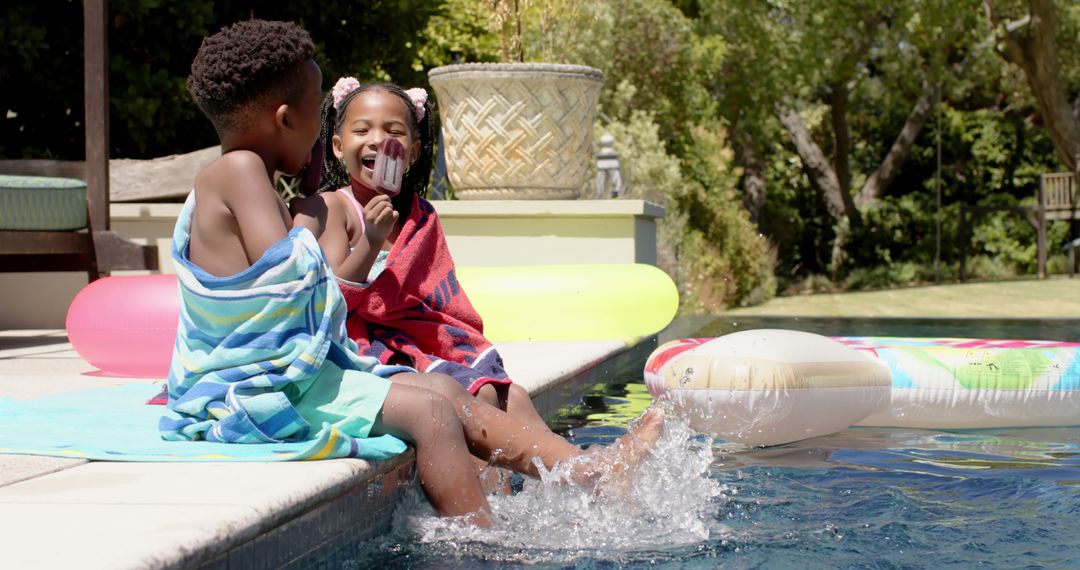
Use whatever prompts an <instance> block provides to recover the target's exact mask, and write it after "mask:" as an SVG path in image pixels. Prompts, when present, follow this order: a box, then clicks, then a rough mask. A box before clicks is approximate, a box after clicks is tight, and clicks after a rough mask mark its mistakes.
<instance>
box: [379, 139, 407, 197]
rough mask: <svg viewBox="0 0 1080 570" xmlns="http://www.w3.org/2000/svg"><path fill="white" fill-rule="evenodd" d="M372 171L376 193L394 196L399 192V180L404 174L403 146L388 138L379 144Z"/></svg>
mask: <svg viewBox="0 0 1080 570" xmlns="http://www.w3.org/2000/svg"><path fill="white" fill-rule="evenodd" d="M373 170H374V174H373V175H372V180H373V182H374V183H375V190H376V191H377V192H381V193H383V194H388V195H390V196H394V195H396V194H397V193H398V192H400V191H401V178H402V176H404V174H405V146H404V145H402V144H401V141H399V140H397V139H394V138H388V139H384V140H383V141H382V142H381V143H379V148H378V150H377V151H376V152H375V167H374V169H373Z"/></svg>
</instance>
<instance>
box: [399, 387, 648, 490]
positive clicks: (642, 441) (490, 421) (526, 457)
mask: <svg viewBox="0 0 1080 570" xmlns="http://www.w3.org/2000/svg"><path fill="white" fill-rule="evenodd" d="M390 379H391V381H393V382H397V383H404V384H409V385H414V386H421V387H426V388H429V389H431V390H433V391H435V392H438V393H440V394H442V395H444V396H445V397H446V398H447V399H449V400H450V401H451V402H452V403H453V406H454V409H455V411H456V412H457V414H458V417H459V418H460V419H461V426H462V427H463V428H464V430H465V441H466V442H467V443H468V445H469V449H470V450H471V451H472V453H473V454H474V455H476V456H477V457H480V458H482V459H486V460H489V461H491V462H493V463H495V464H497V465H505V466H507V467H510V468H511V469H513V470H514V471H517V472H518V473H524V474H526V475H531V476H533V477H537V476H539V471H538V470H537V467H536V465H535V464H534V463H533V458H534V457H535V458H539V459H540V461H541V463H543V465H544V467H545V468H547V469H551V468H552V467H554V465H555V464H556V463H559V462H561V461H565V460H567V459H571V458H574V457H578V456H580V455H582V454H584V453H585V452H584V451H582V450H581V449H579V448H577V447H575V446H574V445H571V444H570V442H568V441H566V440H565V439H563V438H562V437H560V436H559V435H557V434H555V433H554V432H552V431H551V430H549V429H547V427H546V426H545V427H544V428H543V429H539V428H537V427H534V426H530V425H527V424H525V423H523V422H521V421H520V420H517V419H515V418H513V417H511V416H509V415H508V414H506V413H505V412H503V411H502V410H500V409H498V408H496V407H494V406H489V405H487V404H484V403H482V402H480V401H478V400H477V399H476V398H474V397H473V396H472V395H471V394H469V393H468V392H466V391H465V389H464V388H462V387H461V385H460V384H458V383H457V381H456V380H454V379H453V378H450V377H449V376H446V375H443V374H409V373H406V374H398V375H395V376H392V377H391V378H390ZM662 426H663V414H662V413H661V412H660V411H659V410H658V409H653V410H650V411H649V412H647V413H646V414H645V416H644V417H643V418H642V420H641V421H640V422H639V423H638V425H637V426H636V427H635V428H634V430H632V431H631V432H630V433H628V434H627V435H626V436H623V437H622V438H620V439H619V440H618V441H616V442H615V444H613V445H612V446H610V447H609V448H603V451H598V452H596V453H595V454H594V453H593V452H592V451H591V450H590V452H589V455H591V456H595V457H596V458H597V459H598V461H597V462H593V463H594V464H593V465H581V466H579V467H578V468H576V469H575V470H574V471H573V472H572V474H571V477H573V478H574V479H575V480H577V481H578V482H581V483H587V482H591V481H594V480H595V479H596V478H597V477H598V476H599V475H600V474H601V470H602V469H604V468H605V467H606V466H607V465H606V464H611V463H614V462H622V463H630V464H633V463H636V462H638V461H640V459H641V458H642V456H643V455H644V453H645V452H646V449H647V448H648V447H650V446H651V445H652V444H653V443H655V441H656V440H657V439H658V438H659V437H660V430H661V428H662ZM596 463H598V464H596Z"/></svg>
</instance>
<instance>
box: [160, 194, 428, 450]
mask: <svg viewBox="0 0 1080 570" xmlns="http://www.w3.org/2000/svg"><path fill="white" fill-rule="evenodd" d="M194 211H195V193H194V192H192V193H191V194H190V195H189V196H188V199H187V201H186V202H185V204H184V207H183V209H182V211H181V213H180V217H179V218H178V220H177V223H176V229H175V231H174V232H173V261H174V263H175V266H176V273H177V278H178V282H179V284H180V298H181V303H180V324H179V330H178V333H177V338H176V346H175V347H174V349H173V358H172V364H171V368H170V371H169V382H168V391H169V404H168V407H169V409H170V410H171V411H173V412H175V415H172V414H170V415H166V416H164V417H162V418H161V420H160V422H159V429H160V431H161V434H162V437H163V438H164V439H166V440H188V441H196V440H205V441H210V442H222V443H278V442H283V441H301V440H311V439H316V440H325V441H327V442H330V441H331V440H332V441H334V442H335V443H334V445H333V446H332V447H333V449H330V450H328V452H327V454H326V455H322V456H323V457H342V456H358V457H364V456H365V452H364V448H365V441H364V438H366V436H367V431H368V429H370V426H371V423H373V422H374V419H375V418H374V415H375V414H376V413H377V412H378V409H379V407H381V405H382V401H381V398H383V397H385V390H386V389H387V387H386V386H387V384H386V380H385V379H383V378H379V377H378V376H383V377H385V376H389V375H390V374H394V373H397V372H401V371H407V370H411V369H410V368H405V367H401V366H384V365H381V364H379V363H378V361H377V360H376V359H375V358H371V357H362V356H359V355H358V354H357V350H356V344H355V343H354V342H353V341H351V340H349V338H348V335H347V334H346V330H345V301H344V298H343V297H342V296H341V292H340V290H339V288H338V285H337V282H336V280H335V279H334V275H333V273H332V271H331V269H330V267H329V265H328V264H327V263H326V260H325V258H324V257H323V255H322V250H321V249H320V248H319V244H318V242H317V241H316V240H315V236H314V235H312V234H311V232H310V231H308V230H307V229H304V228H294V229H292V230H291V231H290V232H289V235H288V236H287V237H286V238H284V239H282V240H281V241H279V242H277V243H275V244H274V245H272V246H270V247H269V248H268V249H267V250H266V252H265V253H264V254H263V256H262V257H261V258H260V259H259V260H258V261H256V262H255V264H253V265H252V266H251V267H249V268H248V269H246V270H244V271H242V272H241V273H238V274H236V275H232V276H229V277H216V276H214V275H211V274H209V273H207V272H206V271H204V270H203V269H201V268H200V267H198V266H196V265H195V264H193V263H192V262H191V261H190V259H189V258H188V252H189V242H190V228H191V220H192V216H193V214H194ZM356 374H361V375H363V377H362V378H357V377H352V378H351V380H352V381H353V385H354V386H355V385H357V384H356V381H358V380H359V381H367V380H370V383H369V384H367V385H369V386H371V390H372V392H373V393H374V394H375V396H374V397H373V398H372V399H371V400H372V401H374V402H375V407H374V409H372V408H370V407H369V408H367V409H364V410H361V411H363V412H364V413H366V416H370V417H362V418H350V419H349V421H344V422H336V423H328V422H321V425H316V426H312V425H311V423H309V421H308V419H305V417H304V415H302V413H301V411H300V410H299V409H298V408H299V407H300V406H299V405H298V402H302V401H303V398H304V396H305V394H308V393H309V392H310V393H314V392H317V391H319V392H326V391H327V386H326V385H325V383H326V382H343V378H348V377H349V376H350V375H356ZM319 382H323V383H324V384H323V385H321V386H318V390H313V389H312V388H313V387H315V386H316V385H317V383H319ZM360 385H361V386H364V384H360ZM330 388H331V390H333V389H334V388H335V387H330ZM380 390H382V392H381V393H380ZM342 426H346V427H347V429H343V428H342ZM358 426H359V427H358Z"/></svg>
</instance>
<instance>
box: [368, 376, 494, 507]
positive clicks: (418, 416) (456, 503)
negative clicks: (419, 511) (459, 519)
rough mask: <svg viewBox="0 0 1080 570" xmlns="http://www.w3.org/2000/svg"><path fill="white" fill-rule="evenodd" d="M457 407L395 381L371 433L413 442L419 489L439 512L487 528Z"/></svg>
mask: <svg viewBox="0 0 1080 570" xmlns="http://www.w3.org/2000/svg"><path fill="white" fill-rule="evenodd" d="M456 405H457V404H456V403H455V402H451V401H450V400H449V399H447V398H446V397H445V396H443V395H441V394H438V393H436V392H434V391H432V390H428V389H425V388H422V387H418V386H414V385H408V384H405V383H395V384H394V385H392V386H391V387H390V392H389V393H388V394H387V395H386V401H385V402H384V403H383V408H382V411H381V412H380V413H379V417H378V418H377V419H376V422H375V425H374V426H373V428H372V432H374V433H378V434H383V433H388V434H391V435H395V436H398V437H401V438H402V439H406V440H408V441H411V442H413V443H414V444H416V470H417V473H418V474H419V476H420V486H421V487H422V488H423V489H424V492H425V493H426V494H427V497H428V501H430V502H431V506H433V507H435V510H436V511H438V512H439V514H441V515H444V516H462V515H470V516H469V521H470V522H472V523H473V524H476V525H479V526H489V525H490V524H491V506H490V505H488V502H487V498H486V497H485V496H484V491H483V489H481V487H480V481H479V480H478V479H477V478H476V468H475V466H474V465H473V457H472V456H471V455H470V452H469V447H468V445H467V443H466V441H465V433H464V431H463V429H462V425H461V420H460V419H459V418H458V414H457V412H456V410H455V407H456Z"/></svg>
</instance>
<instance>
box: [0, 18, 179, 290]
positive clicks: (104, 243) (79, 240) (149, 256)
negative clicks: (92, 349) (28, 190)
mask: <svg viewBox="0 0 1080 570" xmlns="http://www.w3.org/2000/svg"><path fill="white" fill-rule="evenodd" d="M107 12H108V9H107V6H106V2H105V0H87V1H86V2H84V3H83V43H84V50H83V52H84V57H83V66H84V74H85V75H84V78H85V81H84V84H83V95H84V109H85V111H86V115H85V124H86V163H85V166H84V168H83V169H82V172H81V174H82V175H81V176H78V177H77V178H79V179H80V180H84V181H85V182H86V209H87V212H86V225H85V227H82V228H74V229H63V230H57V229H50V230H44V231H36V228H33V227H23V228H21V231H0V271H2V272H11V271H15V272H22V271H85V272H86V274H87V278H88V279H89V280H90V281H93V280H95V279H97V278H98V276H99V275H101V273H107V272H109V271H113V270H120V269H150V270H155V269H157V268H158V261H157V259H158V258H157V247H156V246H144V245H139V244H136V243H133V242H131V241H128V240H127V239H125V238H124V237H122V236H120V235H119V234H117V233H115V232H112V231H109V96H108V93H109V91H108V77H109V73H108V70H109V55H108V42H107V37H108V36H107V26H108V19H107Z"/></svg>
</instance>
